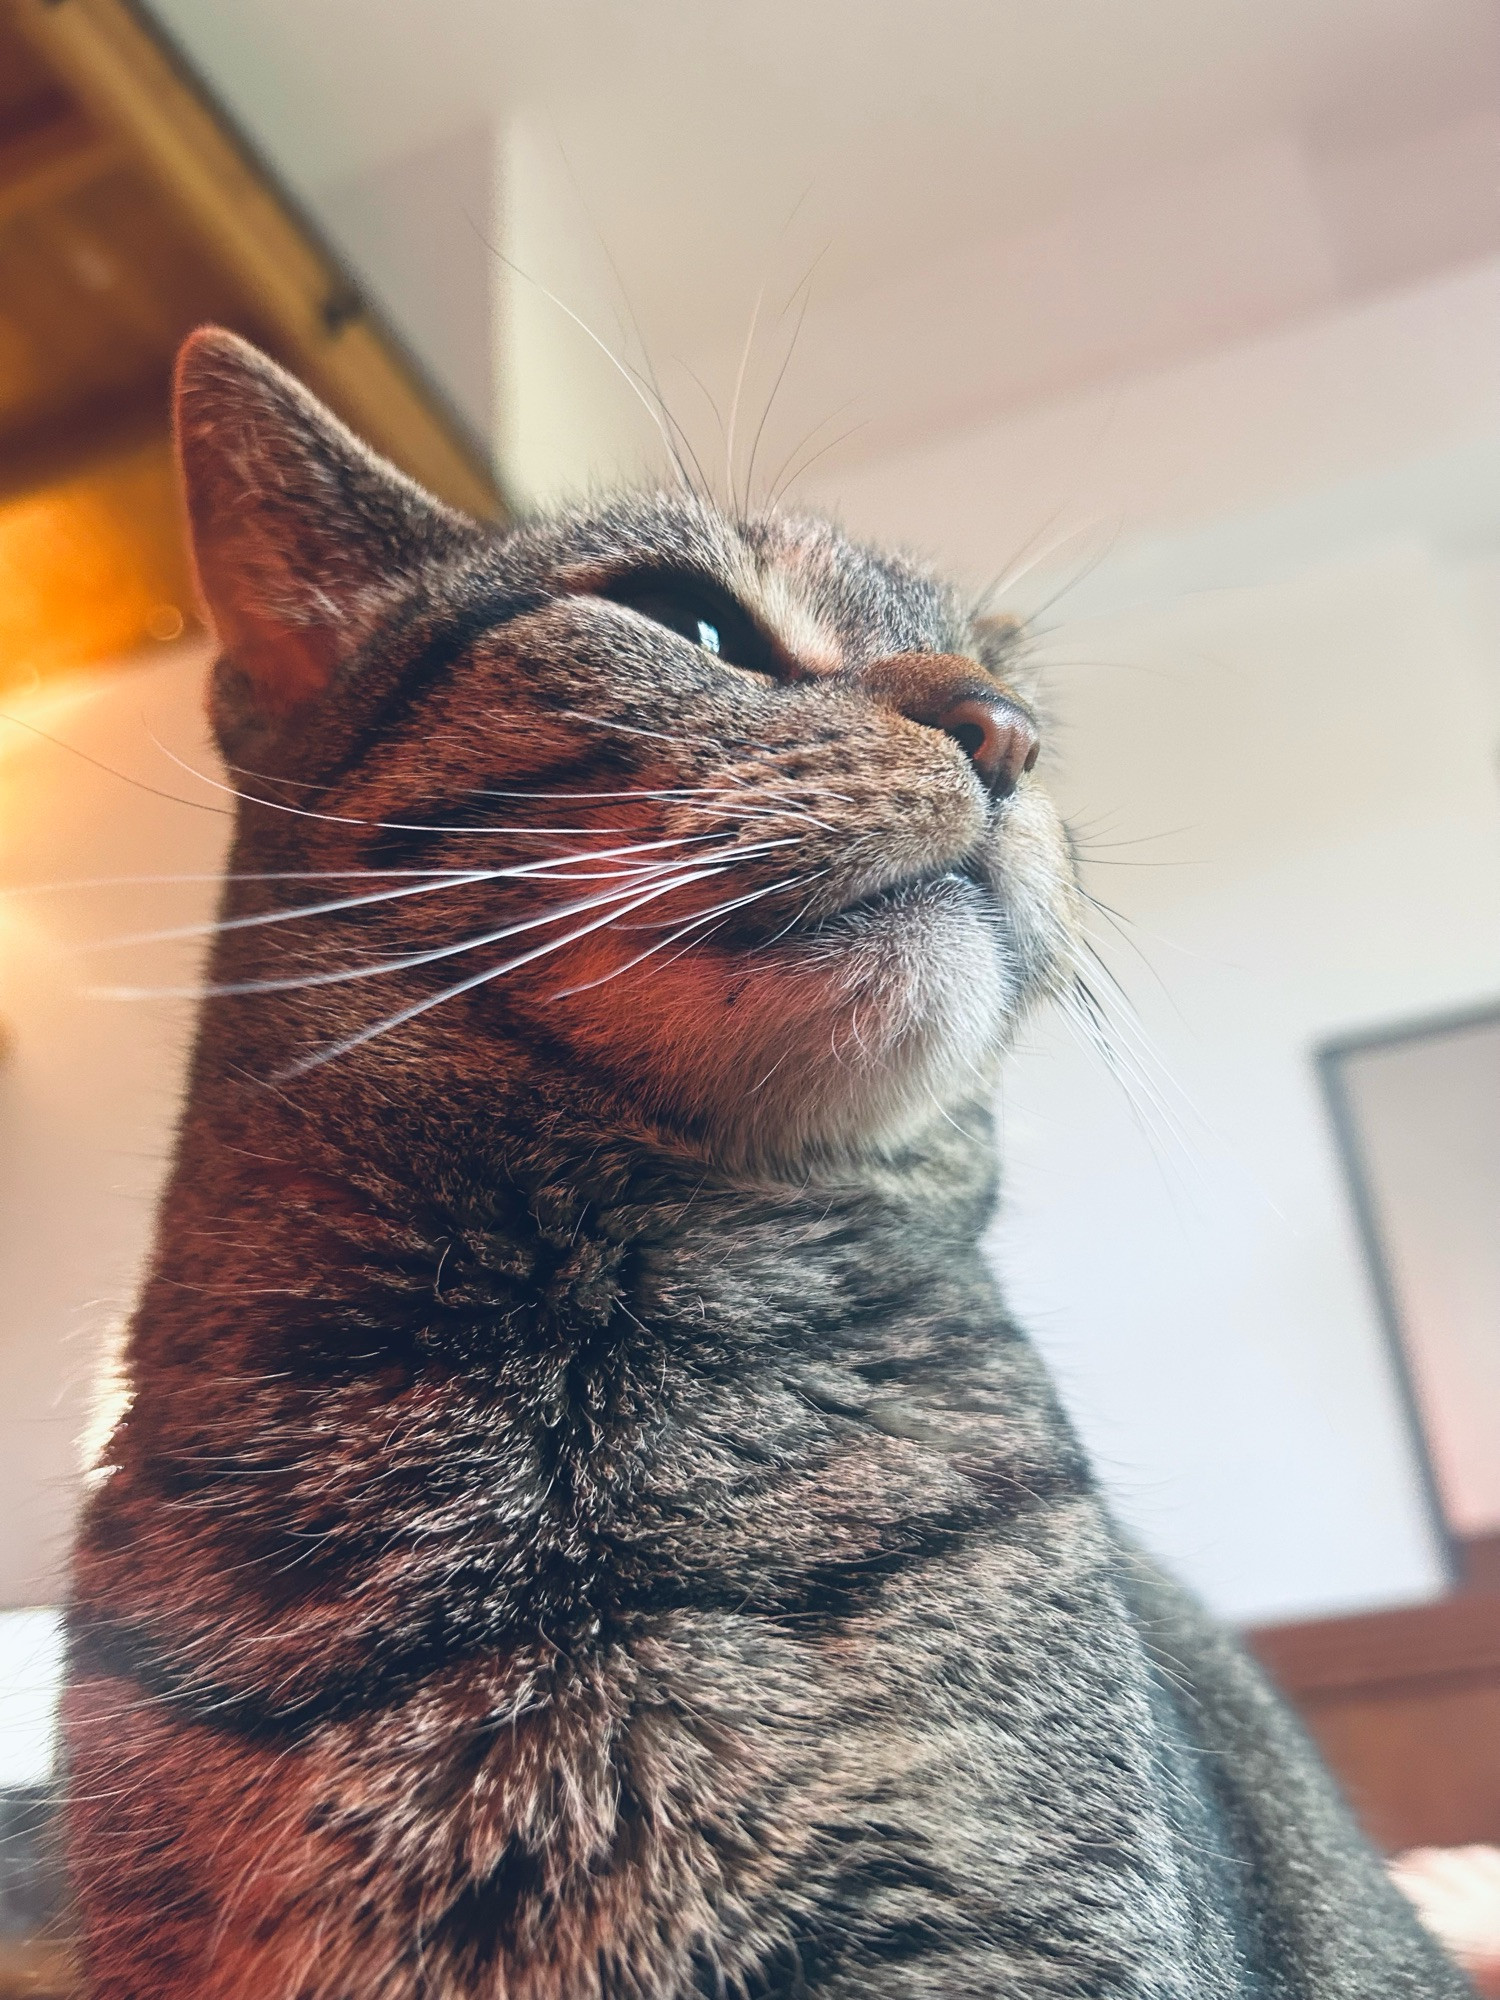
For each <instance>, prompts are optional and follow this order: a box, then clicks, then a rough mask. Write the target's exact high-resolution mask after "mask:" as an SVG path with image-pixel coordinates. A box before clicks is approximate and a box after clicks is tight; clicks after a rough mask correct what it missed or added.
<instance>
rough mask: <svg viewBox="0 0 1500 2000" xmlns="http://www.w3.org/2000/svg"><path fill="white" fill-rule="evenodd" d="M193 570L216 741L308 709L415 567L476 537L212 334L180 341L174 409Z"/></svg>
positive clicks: (274, 725) (238, 346) (226, 337)
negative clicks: (208, 638) (216, 659)
mask: <svg viewBox="0 0 1500 2000" xmlns="http://www.w3.org/2000/svg"><path fill="white" fill-rule="evenodd" d="M173 410H174V420H175V430H176V437H177V452H178V458H179V461H180V464H181V468H182V482H183V490H184V494H185V497H186V500H187V513H188V524H189V530H190V538H191V542H192V551H193V562H194V567H195V568H196V571H197V576H198V586H199V590H200V592H201V594H202V597H203V601H204V605H205V608H206V609H207V611H208V614H209V617H210V619H211V621H212V623H213V627H214V631H215V634H216V635H217V637H218V640H219V644H220V647H221V648H222V658H221V661H220V664H219V667H218V670H217V672H216V674H215V679H214V688H213V695H212V707H213V711H214V721H215V723H216V725H217V727H218V729H219V733H220V736H221V738H222V739H223V740H224V741H225V742H226V744H230V743H235V742H238V741H240V740H242V739H243V738H244V737H245V736H246V735H247V734H250V735H255V736H258V737H262V738H269V737H274V736H276V735H277V734H279V733H280V731H281V729H282V727H283V726H284V725H285V723H286V722H287V721H288V720H289V719H290V718H291V717H293V716H294V715H297V714H299V713H301V712H303V711H305V710H307V708H308V707H309V705H310V704H313V703H316V702H317V701H318V700H319V699H320V698H321V697H322V696H324V695H325V694H326V693H327V692H328V691H329V689H330V687H331V686H332V685H333V683H334V682H335V680H336V678H337V676H338V672H339V669H340V667H341V665H342V664H343V663H344V662H345V661H347V660H348V659H349V658H350V656H351V655H352V654H354V653H355V652H357V651H358V649H359V648H360V647H361V646H362V645H363V644H364V643H365V642H366V641H367V640H368V639H369V638H370V637H371V636H372V635H373V633H374V632H375V631H376V629H377V628H378V626H379V624H380V622H381V620H382V619H383V618H384V617H385V616H387V615H388V613H389V611H390V609H391V607H392V606H393V605H394V603H395V602H396V601H397V600H398V599H399V598H400V597H402V596H403V595H405V594H406V592H407V591H409V589H410V587H411V585H412V582H413V580H414V579H415V578H416V577H418V576H419V575H420V574H421V573H422V571H424V570H426V569H429V568H431V567H432V566H434V565H435V564H437V563H439V562H441V561H442V560H443V559H444V558H445V557H447V556H449V555H452V554H455V553H457V552H458V551H459V550H460V549H461V548H463V547H464V546H466V545H471V544H472V543H473V541H474V540H475V539H476V538H477V536H478V534H479V532H480V531H479V530H478V529H477V528H476V527H475V526H474V524H473V523H471V522H468V521H466V520H464V518H463V517H462V516H460V515H458V514H454V513H452V512H450V511H449V509H448V508H446V507H444V506H443V505H442V504H441V503H440V502H438V501H437V500H434V499H433V498H432V497H431V496H430V495H428V494H426V493H424V492H423V491H422V489H421V488H420V487H419V486H416V485H414V484H413V482H412V481H411V480H409V479H407V478H406V477H405V475H404V474H402V473H400V472H398V471H397V470H396V468H395V467H394V466H392V465H388V464H387V463H386V462H385V460H384V459H381V458H378V457H377V456H376V455H375V453H374V452H372V451H370V450H368V449H367V448H366V447H365V446H364V445H362V444H361V443H360V441H359V439H358V438H356V437H355V436H354V434H353V433H352V432H351V431H349V430H346V429H345V427H344V426H343V424H341V423H340V422H339V421H338V419H337V418H336V417H335V416H333V414H332V413H331V412H330V411H328V410H326V409H325V408H324V407H323V405H322V404H321V403H320V402H319V401H318V400H317V398H316V397H315V396H312V395H310V394H309V393H308V391H307V390H306V389H304V388H303V387H302V385H301V384H300V383H299V382H297V381H295V380H294V379H293V377H292V376H290V375H288V374H287V373H286V371H285V370H284V369H282V368H279V367H277V365H276V363H275V362H274V361H271V360H269V359H268V358H267V357H266V356H265V355H264V354H262V353H260V352H259V350H258V349H256V348H254V347H252V346H250V344H249V343H248V342H247V341H243V340H241V339H239V337H238V336H237V335H235V334H232V333H226V332H225V331H224V330H223V328H222V327H201V328H199V330H198V331H197V332H196V333H194V334H190V335H189V337H188V339H187V340H186V341H185V342H184V344H183V347H182V349H181V351H180V353H179V354H178V357H177V373H176V383H175V394H174V401H173Z"/></svg>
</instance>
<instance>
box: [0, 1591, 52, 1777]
mask: <svg viewBox="0 0 1500 2000" xmlns="http://www.w3.org/2000/svg"><path fill="white" fill-rule="evenodd" d="M62 1669H63V1636H62V1613H61V1612H60V1611H52V1610H42V1611H38V1610H34V1609H33V1610H26V1611H0V1791H8V1790H10V1789H11V1788H12V1787H16V1786H21V1785H45V1784H46V1783H47V1781H48V1779H49V1778H50V1777H51V1776H52V1769H53V1764H54V1762H55V1760H56V1741H57V1698H58V1694H59V1692H60V1690H61V1685H62Z"/></svg>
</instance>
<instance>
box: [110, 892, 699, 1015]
mask: <svg viewBox="0 0 1500 2000" xmlns="http://www.w3.org/2000/svg"><path fill="white" fill-rule="evenodd" d="M723 873H724V870H723V868H722V866H719V867H712V868H700V869H697V870H691V871H686V872H683V873H681V874H678V875H674V876H673V877H672V878H671V879H670V880H669V881H667V882H665V883H656V884H654V885H653V886H652V888H651V889H650V890H648V891H647V892H646V894H645V896H644V897H643V898H642V900H643V901H646V902H649V901H650V900H651V899H652V897H654V896H664V895H666V894H667V893H668V892H669V891H670V890H672V889H678V888H683V887H685V886H686V885H687V884H688V883H689V882H701V881H705V880H707V879H708V878H710V877H712V876H714V875H721V874H723ZM639 893H640V884H639V882H632V883H630V884H629V885H628V886H627V887H624V888H619V889H609V890H605V891H602V892H601V893H600V894H598V895H594V896H583V897H580V898H578V899H577V900H576V901H574V902H571V903H560V904H557V905H555V906H554V907H553V908H552V909H550V910H546V911H543V912H542V913H541V914H540V915H539V916H535V917H524V918H521V919H519V920H518V921H517V922H516V923H513V924H505V925H503V926H502V927H501V928H500V929H499V930H494V931H485V932H482V933H481V934H480V935H479V936H478V937H472V938H464V939H462V940H460V942H459V943H457V944H445V945H438V946H436V947H434V949H433V950H431V951H419V952H412V953H409V954H408V955H407V956H405V957H402V958H389V959H385V960H383V961H382V962H381V963H380V964H378V965H358V966H342V967H340V969H339V970H338V971H337V972H312V973H303V974H300V975H298V976H297V977H295V978H286V979H246V980H232V981H229V982H226V983H225V984H224V985H221V986H113V987H109V986H107V987H96V988H94V989H93V990H94V991H95V993H97V994H99V995H100V996H101V997H103V998H107V999H112V1000H183V999H191V998H193V997H195V996H198V995H201V996H202V997H203V998H204V999H229V998H240V997H243V996H244V995H246V994H251V993H292V992H300V991H303V990H305V989H307V988H309V987H317V986H342V985H346V984H348V983H349V982H350V981H352V980H356V979H379V978H382V977H384V976H385V975H386V974H387V973H392V972H406V971H409V970H410V969H411V968H412V967H413V966H417V965H432V964H434V963H435V962H436V961H437V960H439V959H443V958H455V957H457V956H458V955H459V954H460V953H461V952H466V951H479V950H481V949H482V948H483V947H484V946H485V945H489V944H499V943H500V942H501V941H502V940H503V939H505V938H508V937H516V936H518V935H519V934H520V933H521V932H523V931H534V930H538V929H540V928H541V927H542V926H543V925H545V924H555V923H561V922H563V921H565V920H566V919H567V918H568V917H576V916H579V915H581V914H582V913H583V912H584V911H585V910H597V909H599V908H600V907H602V906H603V905H605V904H609V903H625V904H627V906H628V908H630V909H635V908H638V907H639V905H638V904H636V903H630V902H629V900H628V899H629V898H630V897H632V896H635V895H638V894H639ZM620 914H622V915H623V914H624V912H623V911H622V912H621V913H620Z"/></svg>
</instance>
